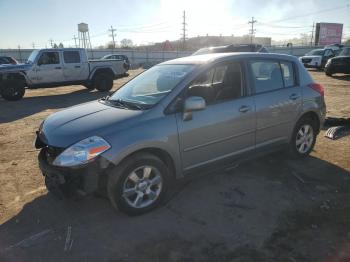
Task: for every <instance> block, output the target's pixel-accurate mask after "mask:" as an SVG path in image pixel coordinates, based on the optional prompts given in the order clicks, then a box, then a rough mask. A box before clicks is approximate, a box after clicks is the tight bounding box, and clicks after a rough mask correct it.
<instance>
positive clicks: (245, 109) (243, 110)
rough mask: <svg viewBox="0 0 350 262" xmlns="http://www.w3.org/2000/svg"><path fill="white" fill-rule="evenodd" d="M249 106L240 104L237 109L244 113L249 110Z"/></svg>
mask: <svg viewBox="0 0 350 262" xmlns="http://www.w3.org/2000/svg"><path fill="white" fill-rule="evenodd" d="M250 109H251V107H250V106H241V107H240V108H239V109H238V111H239V112H241V113H246V112H248V111H250Z"/></svg>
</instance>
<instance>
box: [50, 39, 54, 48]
mask: <svg viewBox="0 0 350 262" xmlns="http://www.w3.org/2000/svg"><path fill="white" fill-rule="evenodd" d="M49 42H50V45H51V48H53V40H52V39H50V40H49Z"/></svg>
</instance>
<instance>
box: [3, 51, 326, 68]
mask: <svg viewBox="0 0 350 262" xmlns="http://www.w3.org/2000/svg"><path fill="white" fill-rule="evenodd" d="M315 48H316V47H314V46H295V47H278V46H270V47H267V49H268V51H269V52H271V53H279V54H288V55H294V56H302V55H304V54H305V53H307V52H309V51H311V50H312V49H315ZM317 48H321V47H317ZM32 51H33V49H0V56H1V55H6V56H12V57H14V58H15V59H17V60H18V61H20V62H25V61H26V60H27V58H28V57H29V55H30V53H31V52H32ZM87 53H88V56H89V58H90V59H98V58H101V57H103V56H105V55H108V54H112V53H115V54H122V55H126V56H127V57H128V58H129V60H130V62H131V66H132V68H137V67H139V66H145V67H147V66H151V65H154V64H157V63H160V62H163V61H167V60H171V59H175V58H178V57H184V56H189V55H191V54H192V52H188V51H186V52H183V51H179V52H177V51H148V50H145V51H141V50H135V49H116V50H112V49H93V50H88V51H87Z"/></svg>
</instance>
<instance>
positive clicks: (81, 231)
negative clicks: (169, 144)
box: [0, 154, 349, 262]
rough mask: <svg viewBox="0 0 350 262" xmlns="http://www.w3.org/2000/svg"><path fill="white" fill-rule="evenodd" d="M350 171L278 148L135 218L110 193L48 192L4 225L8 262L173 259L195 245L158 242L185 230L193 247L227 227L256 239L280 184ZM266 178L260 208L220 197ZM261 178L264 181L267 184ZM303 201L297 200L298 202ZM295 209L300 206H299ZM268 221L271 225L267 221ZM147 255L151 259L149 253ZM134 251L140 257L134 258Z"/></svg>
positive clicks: (336, 179)
mask: <svg viewBox="0 0 350 262" xmlns="http://www.w3.org/2000/svg"><path fill="white" fill-rule="evenodd" d="M271 161H272V162H273V164H271ZM312 168H313V169H312ZM303 170H306V171H305V172H303ZM214 174H215V176H213V175H214ZM346 175H349V172H347V171H346V170H344V169H342V168H340V167H338V166H336V165H333V164H330V163H328V162H326V161H323V160H320V159H318V158H315V157H309V158H307V159H305V160H297V161H291V160H288V159H287V158H285V157H283V156H280V154H273V155H270V156H266V157H263V158H260V159H257V161H253V162H252V163H243V164H242V165H241V166H239V167H237V168H235V169H232V170H230V171H229V173H225V172H218V171H216V172H214V173H211V174H208V175H206V176H205V177H201V178H200V179H198V178H196V179H193V180H192V181H191V182H189V183H185V184H183V185H182V186H180V187H179V188H177V189H176V190H177V191H178V192H177V194H175V195H174V197H171V198H169V201H168V202H167V203H165V204H164V206H162V207H160V208H158V209H156V210H154V211H152V212H151V213H148V214H145V215H142V216H139V217H128V216H126V215H124V214H122V213H120V212H118V211H114V210H113V209H112V207H111V206H110V205H109V202H108V201H107V200H106V199H103V198H95V197H87V198H84V199H80V200H69V199H68V200H58V199H56V198H55V197H53V196H52V195H51V194H45V195H42V196H40V197H37V198H35V199H34V200H33V201H31V202H29V203H27V204H25V205H24V207H23V209H22V210H21V211H20V212H19V213H18V214H17V215H15V216H13V217H12V218H10V219H9V220H8V221H6V222H5V223H3V224H2V225H1V226H0V258H1V257H2V261H16V262H21V261H29V260H30V261H78V260H84V261H97V260H99V261H166V258H167V257H165V258H164V257H163V259H162V256H163V255H164V254H163V253H162V252H168V253H169V252H170V251H171V250H172V249H174V248H179V249H183V250H177V252H182V253H184V254H185V253H186V250H188V249H187V248H188V247H185V246H184V247H183V246H180V247H174V246H169V247H166V251H165V250H163V251H159V250H157V245H158V246H159V245H161V244H162V241H163V240H164V239H168V238H169V236H174V235H177V236H181V238H183V239H186V240H183V241H184V243H186V245H189V246H196V244H197V243H196V241H198V236H201V235H203V234H204V235H205V234H209V235H210V232H212V231H213V232H214V233H213V232H212V233H213V234H214V235H215V236H217V237H219V238H220V237H222V236H224V235H225V234H226V233H224V232H229V231H232V232H235V233H236V231H235V230H237V231H238V232H237V234H242V235H243V236H240V237H241V238H242V239H246V240H245V241H246V243H249V241H253V240H252V239H253V238H254V230H256V231H257V233H258V234H259V232H260V231H259V221H256V220H255V219H261V214H262V213H264V212H265V213H266V214H268V215H267V216H268V217H271V216H272V215H271V212H272V213H273V212H275V211H273V210H272V209H275V208H276V209H278V204H277V203H278V201H279V199H278V197H281V196H279V195H277V196H276V195H274V193H273V191H274V190H275V189H273V188H278V192H280V194H281V195H282V196H284V197H281V198H284V199H285V194H286V192H289V191H286V190H287V189H288V190H289V188H294V186H295V185H294V184H304V186H308V187H310V186H311V183H313V182H315V181H316V183H317V184H322V185H323V187H327V186H329V187H331V188H334V187H338V186H340V185H341V184H342V183H343V182H342V177H344V176H346ZM261 178H263V180H261V181H265V182H263V183H265V184H263V185H261V186H263V187H262V188H261V190H262V191H263V193H264V194H265V196H264V197H263V198H260V197H257V198H255V199H254V201H253V204H254V207H251V206H247V208H244V207H245V206H244V205H239V204H237V203H236V202H235V203H234V204H235V205H234V206H232V205H231V208H234V210H231V211H225V210H227V207H226V209H225V207H224V205H223V203H221V202H220V201H219V202H218V201H217V200H218V199H221V198H217V197H218V196H219V197H220V196H221V195H223V196H224V198H225V199H227V198H230V197H232V194H233V193H232V192H231V191H230V192H224V194H221V193H222V192H221V191H223V190H224V187H227V188H229V189H230V188H231V189H232V188H233V187H234V189H232V190H236V191H237V192H238V193H239V197H242V198H243V197H247V196H249V194H253V195H254V194H255V191H254V183H253V181H254V180H256V181H260V180H259V179H261ZM266 181H267V182H266ZM271 181H273V182H274V183H272V182H271ZM276 181H280V182H278V183H276ZM270 182H271V183H270ZM244 184H246V185H247V186H246V189H248V190H249V188H250V186H249V185H250V184H251V185H252V188H251V189H250V191H246V192H240V191H242V189H237V187H238V186H240V185H241V186H242V185H244ZM257 184H258V186H260V184H261V183H260V182H259V183H257ZM266 185H269V189H267V187H265V186H266ZM272 186H273V188H272ZM242 187H243V186H242ZM208 188H209V189H215V188H216V189H215V190H211V191H208V192H210V193H209V194H208V193H207V191H206V190H208ZM286 188H287V189H286ZM231 189H230V190H231ZM259 190H260V189H259ZM259 190H258V191H259ZM204 191H205V192H204ZM314 191H315V190H314V189H313V190H312V194H310V195H312V197H313V198H315V197H316V195H315V192H314ZM219 193H220V194H219ZM303 193H305V192H300V191H297V192H295V194H296V196H297V195H300V194H303ZM256 194H258V193H256ZM323 194H324V192H323ZM338 194H340V193H339V192H338ZM203 197H204V198H207V200H205V199H203ZM212 197H215V198H217V199H215V200H214V201H213V202H212V201H211V200H210V199H211V198H212ZM290 197H291V198H293V196H290ZM298 197H299V196H298ZM256 201H257V202H256ZM266 201H268V202H272V205H273V206H271V207H267V206H266V203H267V202H266ZM274 201H276V202H274ZM295 201H296V200H295V199H293V201H291V203H294V202H295ZM312 201H317V199H316V200H315V199H313V200H312ZM269 208H270V209H271V210H270V209H269ZM293 208H294V209H298V208H300V207H298V206H293ZM232 212H234V213H235V214H236V213H237V212H238V213H239V214H240V215H239V216H238V217H237V216H236V215H235V216H232ZM216 221H220V223H222V225H219V226H222V227H223V228H224V229H223V231H220V230H221V229H220V228H219V229H216V227H218V225H217V223H216ZM240 223H241V224H240ZM236 224H237V225H236ZM239 225H241V227H243V229H242V232H240V233H239V230H240V229H239V228H236V227H238V226H239ZM242 225H243V226H242ZM260 225H261V227H263V228H266V225H265V224H264V223H262V224H260ZM273 226H275V225H273ZM248 228H249V230H253V231H249V232H245V231H244V230H248ZM251 228H253V229H251ZM216 230H218V231H216ZM220 234H222V235H220ZM244 234H245V235H244ZM196 237H197V238H196ZM250 237H251V238H252V239H250ZM150 243H152V245H153V244H154V245H153V248H154V249H153V250H149V252H150V253H147V252H148V251H147V250H143V248H142V247H143V246H144V245H147V246H149V245H150ZM225 244H227V245H230V243H225ZM152 245H151V247H152ZM137 247H139V248H140V247H141V249H140V250H139V251H138V252H136V253H133V252H132V250H136V249H137ZM137 250H138V249H137ZM200 251H201V249H197V251H196V249H193V250H191V252H192V253H191V254H187V255H188V256H194V257H196V255H199V254H196V253H193V252H200ZM146 254H147V256H148V258H149V259H148V260H147V259H146V260H144V257H142V256H146ZM185 255H186V254H185ZM133 256H136V258H135V257H134V258H135V259H132V257H133ZM129 258H130V259H129ZM172 261H180V260H172ZM181 261H193V260H191V259H188V260H181Z"/></svg>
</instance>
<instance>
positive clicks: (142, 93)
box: [109, 65, 194, 108]
mask: <svg viewBox="0 0 350 262" xmlns="http://www.w3.org/2000/svg"><path fill="white" fill-rule="evenodd" d="M193 68H194V65H158V66H154V67H152V68H150V69H149V70H147V71H145V72H144V73H142V74H140V75H139V76H137V77H135V78H134V79H132V80H131V81H129V82H128V83H126V84H125V85H124V86H122V87H121V88H120V89H119V90H118V91H116V92H115V93H114V94H113V95H112V96H111V98H110V99H109V100H111V101H113V100H115V101H118V100H119V101H124V102H129V103H134V104H138V105H142V106H143V107H147V108H149V107H151V106H153V105H155V104H156V103H158V102H159V101H160V100H161V99H162V98H163V97H164V96H166V95H167V94H168V93H169V92H171V90H172V89H173V88H174V87H175V86H176V85H177V84H178V83H180V81H181V80H183V79H184V78H185V77H186V76H187V75H188V74H189V73H190V72H191V71H192V69H193Z"/></svg>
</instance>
